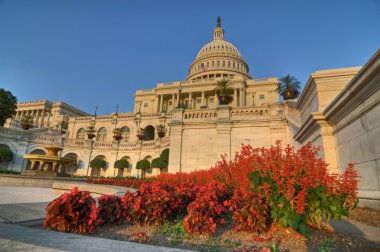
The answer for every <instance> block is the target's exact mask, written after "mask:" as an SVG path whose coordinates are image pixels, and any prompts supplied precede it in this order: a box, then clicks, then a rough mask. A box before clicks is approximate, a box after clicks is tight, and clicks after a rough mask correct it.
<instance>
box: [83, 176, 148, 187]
mask: <svg viewBox="0 0 380 252" xmlns="http://www.w3.org/2000/svg"><path fill="white" fill-rule="evenodd" d="M152 181H153V180H141V179H131V178H125V179H123V178H100V179H92V178H90V179H87V183H89V184H102V185H114V186H122V187H130V188H136V189H138V188H139V187H140V185H141V184H146V183H150V182H152Z"/></svg>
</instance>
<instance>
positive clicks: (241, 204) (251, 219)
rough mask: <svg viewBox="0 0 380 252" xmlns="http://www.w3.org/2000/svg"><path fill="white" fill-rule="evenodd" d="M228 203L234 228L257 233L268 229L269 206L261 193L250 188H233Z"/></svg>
mask: <svg viewBox="0 0 380 252" xmlns="http://www.w3.org/2000/svg"><path fill="white" fill-rule="evenodd" d="M230 205H231V206H230V210H231V212H232V220H233V221H234V229H235V230H238V231H251V232H252V231H253V232H259V233H263V232H266V231H268V230H269V226H270V215H269V208H268V205H267V204H266V203H265V199H264V198H263V196H262V195H260V194H257V193H255V192H252V191H250V190H235V192H234V195H233V197H232V200H231V203H230Z"/></svg>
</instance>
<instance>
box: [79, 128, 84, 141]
mask: <svg viewBox="0 0 380 252" xmlns="http://www.w3.org/2000/svg"><path fill="white" fill-rule="evenodd" d="M77 139H86V130H85V129H84V128H80V129H79V130H78V132H77Z"/></svg>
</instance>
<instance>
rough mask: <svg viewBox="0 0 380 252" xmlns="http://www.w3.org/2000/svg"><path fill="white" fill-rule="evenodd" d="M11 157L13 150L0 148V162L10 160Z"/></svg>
mask: <svg viewBox="0 0 380 252" xmlns="http://www.w3.org/2000/svg"><path fill="white" fill-rule="evenodd" d="M12 159H13V152H12V151H11V150H10V149H7V148H0V162H10V161H12Z"/></svg>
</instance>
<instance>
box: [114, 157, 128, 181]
mask: <svg viewBox="0 0 380 252" xmlns="http://www.w3.org/2000/svg"><path fill="white" fill-rule="evenodd" d="M121 159H123V160H127V161H128V163H129V166H128V167H127V168H124V169H117V173H116V176H120V177H130V176H131V173H132V159H131V158H130V157H129V156H124V157H122V158H121Z"/></svg>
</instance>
